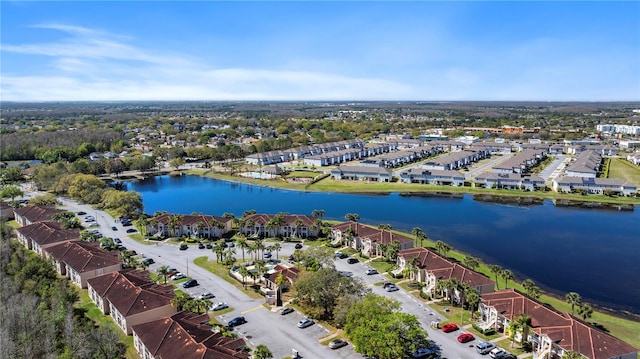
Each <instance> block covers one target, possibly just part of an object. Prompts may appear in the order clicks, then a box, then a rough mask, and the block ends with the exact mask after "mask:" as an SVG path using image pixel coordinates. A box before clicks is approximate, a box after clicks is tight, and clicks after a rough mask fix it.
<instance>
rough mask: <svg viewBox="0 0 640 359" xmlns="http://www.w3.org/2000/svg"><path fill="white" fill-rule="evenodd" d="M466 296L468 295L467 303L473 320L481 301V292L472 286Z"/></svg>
mask: <svg viewBox="0 0 640 359" xmlns="http://www.w3.org/2000/svg"><path fill="white" fill-rule="evenodd" d="M466 297H467V304H469V311H470V312H471V319H472V320H473V316H474V314H475V312H476V308H477V307H478V304H479V303H480V294H478V291H477V290H476V289H475V288H472V289H470V290H469V292H468V293H467V294H466Z"/></svg>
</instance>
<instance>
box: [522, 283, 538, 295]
mask: <svg viewBox="0 0 640 359" xmlns="http://www.w3.org/2000/svg"><path fill="white" fill-rule="evenodd" d="M535 286H536V282H534V281H533V280H531V279H529V278H527V279H525V280H523V281H522V288H524V290H525V291H526V292H527V294H528V295H529V296H530V297H531V294H532V293H533V288H534V287H535Z"/></svg>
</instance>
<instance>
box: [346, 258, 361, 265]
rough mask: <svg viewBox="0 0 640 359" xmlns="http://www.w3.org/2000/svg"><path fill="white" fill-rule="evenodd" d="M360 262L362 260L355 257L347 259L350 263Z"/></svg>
mask: <svg viewBox="0 0 640 359" xmlns="http://www.w3.org/2000/svg"><path fill="white" fill-rule="evenodd" d="M358 262H360V261H359V260H357V259H356V258H353V257H351V258H349V259H347V263H349V264H354V263H358Z"/></svg>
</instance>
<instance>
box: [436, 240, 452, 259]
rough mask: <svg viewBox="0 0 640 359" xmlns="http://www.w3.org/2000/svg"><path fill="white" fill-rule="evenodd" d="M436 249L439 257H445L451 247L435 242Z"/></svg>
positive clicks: (441, 242)
mask: <svg viewBox="0 0 640 359" xmlns="http://www.w3.org/2000/svg"><path fill="white" fill-rule="evenodd" d="M436 249H437V250H438V252H439V253H440V255H442V256H443V257H446V256H447V252H449V251H450V250H451V246H449V245H448V244H447V243H445V242H443V241H437V242H436Z"/></svg>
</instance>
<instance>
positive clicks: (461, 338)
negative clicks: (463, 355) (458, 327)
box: [458, 333, 475, 343]
mask: <svg viewBox="0 0 640 359" xmlns="http://www.w3.org/2000/svg"><path fill="white" fill-rule="evenodd" d="M474 339H475V338H474V337H473V334H469V333H462V334H460V335H458V341H459V342H460V343H466V342H470V341H472V340H474Z"/></svg>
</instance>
